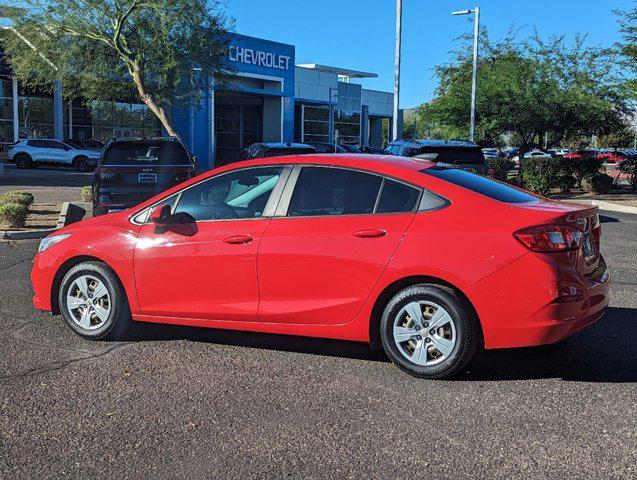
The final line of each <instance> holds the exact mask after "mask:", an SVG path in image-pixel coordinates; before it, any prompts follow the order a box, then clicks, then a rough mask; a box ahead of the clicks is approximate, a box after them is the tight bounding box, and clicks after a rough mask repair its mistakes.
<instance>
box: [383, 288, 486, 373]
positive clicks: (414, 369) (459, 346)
mask: <svg viewBox="0 0 637 480" xmlns="http://www.w3.org/2000/svg"><path fill="white" fill-rule="evenodd" d="M414 301H429V302H433V303H435V304H437V305H439V306H441V307H443V308H444V309H445V310H446V311H447V312H448V313H449V315H450V316H451V318H452V319H453V322H454V324H455V333H456V343H455V346H454V347H453V350H452V351H451V353H450V354H449V355H448V356H447V358H445V359H444V360H442V362H441V363H438V364H434V365H431V366H429V365H418V364H416V363H414V362H412V361H410V360H408V359H407V358H406V357H405V356H404V355H403V354H402V353H401V352H400V351H399V349H398V346H396V344H395V343H394V329H393V327H394V319H395V318H396V316H397V315H398V314H399V313H400V311H401V310H402V309H403V307H404V306H405V305H407V304H408V303H410V302H414ZM380 337H381V341H382V344H383V349H384V350H385V353H386V354H387V356H388V357H389V358H390V360H391V361H392V362H393V363H394V364H395V365H396V366H398V367H399V368H400V369H401V370H404V371H405V372H407V373H409V374H410V375H413V376H415V377H418V378H429V379H439V378H448V377H451V376H453V375H455V374H458V373H460V372H461V371H462V370H463V369H464V368H465V367H466V366H467V364H468V363H469V362H470V361H471V359H472V358H473V357H474V355H475V353H476V351H477V349H478V346H479V345H480V339H481V336H480V326H479V323H478V319H477V318H475V314H474V313H473V310H472V309H471V307H470V306H469V305H467V303H466V301H464V300H463V299H461V298H460V297H459V296H458V295H456V293H455V292H454V291H453V290H452V289H450V288H446V287H442V286H439V285H430V284H421V285H413V286H411V287H408V288H405V289H404V290H401V291H400V292H398V293H397V294H396V295H394V297H393V298H392V299H391V300H390V301H389V302H388V303H387V305H386V307H385V310H384V311H383V315H382V317H381V322H380ZM425 340H426V339H425Z"/></svg>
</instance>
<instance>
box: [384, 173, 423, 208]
mask: <svg viewBox="0 0 637 480" xmlns="http://www.w3.org/2000/svg"><path fill="white" fill-rule="evenodd" d="M419 193H420V191H419V190H418V189H416V188H413V187H410V186H408V185H405V184H404V183H399V182H396V181H394V180H385V184H384V185H383V191H382V193H381V194H380V201H379V202H378V209H377V210H376V213H399V212H411V211H413V210H414V209H415V208H416V202H417V201H418V195H419Z"/></svg>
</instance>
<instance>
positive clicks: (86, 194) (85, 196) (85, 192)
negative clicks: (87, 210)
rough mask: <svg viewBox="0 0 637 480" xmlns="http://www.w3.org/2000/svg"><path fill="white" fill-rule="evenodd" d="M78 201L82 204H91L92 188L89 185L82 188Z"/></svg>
mask: <svg viewBox="0 0 637 480" xmlns="http://www.w3.org/2000/svg"><path fill="white" fill-rule="evenodd" d="M80 199H81V200H82V201H83V202H87V203H89V202H92V201H93V187H92V186H91V185H85V186H83V187H82V192H81V193H80Z"/></svg>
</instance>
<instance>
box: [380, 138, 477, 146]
mask: <svg viewBox="0 0 637 480" xmlns="http://www.w3.org/2000/svg"><path fill="white" fill-rule="evenodd" d="M390 145H410V146H415V147H477V146H478V145H476V144H475V143H473V142H468V141H466V140H439V139H433V140H432V139H406V140H394V141H393V142H391V143H390Z"/></svg>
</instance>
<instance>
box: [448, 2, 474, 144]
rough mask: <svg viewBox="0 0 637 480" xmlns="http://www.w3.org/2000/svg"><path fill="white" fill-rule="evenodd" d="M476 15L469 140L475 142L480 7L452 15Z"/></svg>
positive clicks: (452, 13)
mask: <svg viewBox="0 0 637 480" xmlns="http://www.w3.org/2000/svg"><path fill="white" fill-rule="evenodd" d="M472 13H473V14H474V15H475V17H474V19H475V22H474V25H473V77H472V79H471V123H470V126H469V140H470V141H472V142H473V139H474V136H475V131H476V82H477V77H478V35H479V33H480V7H476V8H474V9H473V10H456V11H455V12H451V15H470V14H472Z"/></svg>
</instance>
